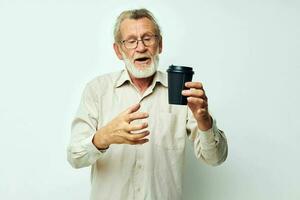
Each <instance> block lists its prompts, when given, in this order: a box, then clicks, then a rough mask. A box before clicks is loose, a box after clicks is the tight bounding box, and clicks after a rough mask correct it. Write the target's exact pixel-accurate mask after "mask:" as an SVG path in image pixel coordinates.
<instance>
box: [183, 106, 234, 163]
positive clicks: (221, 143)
mask: <svg viewBox="0 0 300 200" xmlns="http://www.w3.org/2000/svg"><path fill="white" fill-rule="evenodd" d="M187 134H188V138H189V139H190V140H191V141H192V142H193V146H194V153H195V156H196V157H197V159H201V160H203V161H204V162H206V163H207V164H209V165H212V166H216V165H220V164H221V163H223V162H224V161H225V160H226V158H227V154H228V146H227V140H226V136H225V134H224V132H223V131H221V130H219V129H218V127H217V123H216V120H215V119H213V125H212V128H211V129H209V130H207V131H201V130H200V129H199V128H198V126H197V121H196V119H195V118H194V116H193V113H192V112H191V111H190V109H188V120H187Z"/></svg>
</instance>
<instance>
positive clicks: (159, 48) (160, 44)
mask: <svg viewBox="0 0 300 200" xmlns="http://www.w3.org/2000/svg"><path fill="white" fill-rule="evenodd" d="M162 48H163V41H162V38H161V39H160V41H159V44H158V53H161V52H162Z"/></svg>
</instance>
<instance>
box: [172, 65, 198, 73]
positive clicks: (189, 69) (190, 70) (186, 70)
mask: <svg viewBox="0 0 300 200" xmlns="http://www.w3.org/2000/svg"><path fill="white" fill-rule="evenodd" d="M167 72H177V73H191V74H194V71H193V68H192V67H186V66H176V65H171V66H169V69H168V70H167Z"/></svg>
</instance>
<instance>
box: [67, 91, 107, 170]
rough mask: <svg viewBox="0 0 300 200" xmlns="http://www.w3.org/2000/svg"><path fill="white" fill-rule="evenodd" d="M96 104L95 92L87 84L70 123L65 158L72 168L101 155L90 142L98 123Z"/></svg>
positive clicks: (91, 161) (83, 164) (91, 162)
mask: <svg viewBox="0 0 300 200" xmlns="http://www.w3.org/2000/svg"><path fill="white" fill-rule="evenodd" d="M98 113H99V112H98V106H97V100H96V96H95V93H94V92H93V89H92V87H91V86H90V85H87V86H86V87H85V89H84V92H83V94H82V97H81V102H80V105H79V108H78V110H77V113H76V115H75V117H74V119H73V122H72V125H71V140H70V143H69V145H68V148H67V158H68V161H69V163H70V164H71V165H72V167H74V168H81V167H87V166H89V165H92V164H93V163H95V162H96V161H97V160H98V159H100V158H101V157H102V156H103V153H102V152H100V151H99V150H98V149H97V148H96V147H95V145H94V144H93V143H92V140H93V137H94V134H95V133H96V131H97V124H98Z"/></svg>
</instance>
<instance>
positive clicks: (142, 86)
mask: <svg viewBox="0 0 300 200" xmlns="http://www.w3.org/2000/svg"><path fill="white" fill-rule="evenodd" d="M129 76H130V79H131V81H132V83H133V85H135V87H136V88H137V89H138V90H139V92H140V93H141V94H143V93H144V92H145V91H146V90H147V89H148V87H150V85H151V83H152V81H153V78H154V75H152V76H150V77H148V78H136V77H134V76H132V75H131V74H130V73H129Z"/></svg>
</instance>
